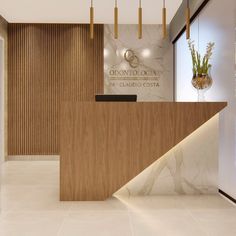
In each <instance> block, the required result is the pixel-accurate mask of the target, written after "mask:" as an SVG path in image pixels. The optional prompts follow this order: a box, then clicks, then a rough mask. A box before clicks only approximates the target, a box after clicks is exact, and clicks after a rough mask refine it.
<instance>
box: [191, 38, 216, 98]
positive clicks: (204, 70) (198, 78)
mask: <svg viewBox="0 0 236 236" xmlns="http://www.w3.org/2000/svg"><path fill="white" fill-rule="evenodd" d="M188 46H189V49H190V52H191V56H192V64H193V68H192V71H193V78H192V85H193V87H194V88H196V89H197V91H198V101H204V93H205V91H206V90H208V89H209V88H210V87H211V86H212V78H211V76H210V69H211V67H212V65H211V64H210V59H211V56H212V52H213V49H214V46H215V43H212V42H209V43H208V44H207V48H206V53H205V55H204V56H203V57H202V56H201V54H200V53H199V52H198V51H197V50H196V49H195V45H194V41H191V40H189V41H188Z"/></svg>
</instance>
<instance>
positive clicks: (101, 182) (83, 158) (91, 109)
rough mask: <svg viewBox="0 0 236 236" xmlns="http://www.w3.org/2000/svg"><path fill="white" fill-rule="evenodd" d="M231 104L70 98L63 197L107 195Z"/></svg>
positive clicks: (64, 124) (64, 125)
mask: <svg viewBox="0 0 236 236" xmlns="http://www.w3.org/2000/svg"><path fill="white" fill-rule="evenodd" d="M226 105H227V103H225V102H217V103H174V102H163V103H161V102H159V103H151V102H146V103H127V102H123V103H103V102H102V103H95V102H64V103H63V104H62V106H61V117H60V119H61V124H60V156H61V159H60V199H61V200H62V201H79V200H80V201H83V200H105V199H106V198H108V197H110V196H112V194H113V193H114V192H116V191H117V190H118V189H120V188H121V187H122V186H123V185H125V184H126V183H127V182H128V181H130V180H131V179H132V178H134V177H135V176H137V175H138V174H139V173H140V172H142V171H143V170H144V169H145V168H147V167H148V166H149V165H151V164H152V163H153V162H154V161H156V160H157V159H158V158H160V157H162V156H163V155H164V154H165V153H166V152H167V151H169V150H170V149H171V148H173V147H174V146H175V145H177V144H178V143H179V142H180V141H182V140H183V139H184V138H186V137H187V136H188V135H190V134H191V133H192V132H193V131H195V130H196V129H197V128H198V127H200V126H201V125H202V124H204V123H205V122H206V121H208V120H209V119H210V118H212V117H213V116H214V115H216V114H217V113H218V112H220V111H221V110H222V109H223V108H224V107H226Z"/></svg>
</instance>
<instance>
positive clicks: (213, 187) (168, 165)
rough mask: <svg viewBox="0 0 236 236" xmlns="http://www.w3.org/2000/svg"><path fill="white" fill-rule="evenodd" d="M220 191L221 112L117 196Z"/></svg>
mask: <svg viewBox="0 0 236 236" xmlns="http://www.w3.org/2000/svg"><path fill="white" fill-rule="evenodd" d="M217 191H218V115H217V116H215V117H213V118H212V119H211V120H210V121H208V122H207V123H205V124H204V125H203V126H202V127H200V128H199V129H198V130H196V131H195V132H194V133H193V134H191V135H190V136H189V137H187V138H186V139H185V140H183V141H182V142H181V143H180V144H178V145H177V146H175V147H174V148H173V149H172V150H170V151H169V152H168V153H166V154H165V155H164V156H163V157H162V158H161V159H159V160H158V161H156V162H155V163H153V164H152V165H151V166H150V167H149V168H147V169H146V170H144V171H143V172H142V173H141V174H140V175H138V176H137V177H136V178H134V179H133V180H131V181H130V182H129V183H128V184H127V185H125V186H124V187H123V188H121V189H120V190H119V191H118V192H117V193H115V195H116V196H117V195H128V196H136V195H160V194H161V195H162V194H175V195H178V194H216V193H217Z"/></svg>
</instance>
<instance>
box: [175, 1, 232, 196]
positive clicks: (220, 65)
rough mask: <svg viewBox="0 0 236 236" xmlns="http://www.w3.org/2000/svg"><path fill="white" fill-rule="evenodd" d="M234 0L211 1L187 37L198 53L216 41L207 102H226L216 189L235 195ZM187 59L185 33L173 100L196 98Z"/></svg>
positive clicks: (178, 51)
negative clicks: (197, 49) (210, 86)
mask: <svg viewBox="0 0 236 236" xmlns="http://www.w3.org/2000/svg"><path fill="white" fill-rule="evenodd" d="M235 5H236V2H235V0H227V1H222V0H211V1H210V2H209V3H208V5H207V6H206V8H205V9H204V10H203V11H202V12H201V14H200V15H199V17H198V19H196V20H195V22H194V23H193V24H192V27H191V29H192V32H191V37H192V39H193V40H195V42H196V45H197V48H199V50H200V52H202V53H203V52H204V51H205V48H206V44H207V43H208V42H209V41H213V42H215V43H216V47H215V51H214V56H213V59H212V65H213V68H212V78H213V81H214V84H213V86H212V88H211V89H210V90H209V91H207V93H206V100H207V101H228V107H227V109H225V111H224V112H223V113H222V114H221V116H220V152H219V188H220V189H221V190H223V191H225V192H226V193H228V194H229V195H231V196H232V197H234V198H236V80H235V68H234V66H235V26H236V21H235V7H236V6H235ZM191 76H192V74H191V58H190V53H189V51H188V47H187V41H186V40H185V35H183V36H182V37H181V38H180V40H179V41H178V42H177V43H176V100H177V101H196V100H197V94H196V91H195V90H194V89H193V88H192V85H191Z"/></svg>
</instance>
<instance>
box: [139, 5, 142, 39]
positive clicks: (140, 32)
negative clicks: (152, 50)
mask: <svg viewBox="0 0 236 236" xmlns="http://www.w3.org/2000/svg"><path fill="white" fill-rule="evenodd" d="M142 21H143V19H142V3H141V0H139V8H138V38H139V39H141V38H142V36H143V22H142Z"/></svg>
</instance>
